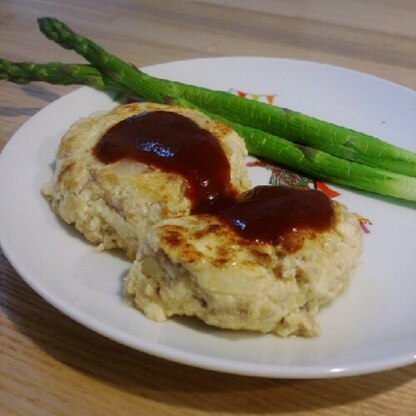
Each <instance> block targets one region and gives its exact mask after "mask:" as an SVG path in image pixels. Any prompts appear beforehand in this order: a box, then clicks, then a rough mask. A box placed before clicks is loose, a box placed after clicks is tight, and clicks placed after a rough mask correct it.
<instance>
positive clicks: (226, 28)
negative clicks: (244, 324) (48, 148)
mask: <svg viewBox="0 0 416 416" xmlns="http://www.w3.org/2000/svg"><path fill="white" fill-rule="evenodd" d="M47 15H49V16H56V17H58V18H60V19H62V20H64V21H65V22H67V23H68V24H69V25H70V26H72V27H73V28H74V29H76V30H77V31H79V32H80V33H83V34H85V35H87V36H90V37H92V38H93V39H95V40H97V41H98V42H99V43H101V44H102V45H103V46H104V47H106V48H107V49H109V50H111V51H114V52H116V53H117V54H118V55H120V56H122V57H123V58H124V59H126V60H128V61H130V62H133V63H134V64H136V65H138V66H144V65H150V64H156V63H163V62H168V61H172V60H179V59H189V58H197V57H210V56H227V55H234V56H241V55H252V56H272V57H288V58H296V59H304V60H312V61H317V62H323V63H328V64H332V65H339V66H344V67H347V68H352V69H356V70H359V71H362V72H366V73H370V74H374V75H376V76H379V77H382V78H386V79H388V80H391V81H394V82H396V83H399V84H402V85H404V86H407V87H410V88H413V89H415V88H416V1H415V0H362V1H360V0H290V1H285V0H262V1H255V0H240V1H238V0H207V1H184V0H175V1H167V0H165V1H162V0H125V1H122V0H119V1H117V0H101V1H100V0H71V1H64V0H0V56H1V57H7V58H9V59H12V60H34V61H39V62H41V61H52V60H61V61H65V62H70V61H71V60H79V58H78V57H77V56H76V55H75V54H73V53H71V52H69V51H65V50H63V49H61V48H60V47H58V46H57V45H55V44H53V43H52V42H50V41H48V40H46V39H45V38H44V37H43V35H42V34H40V32H39V31H38V29H37V25H36V18H37V17H40V16H47ZM75 88H77V87H62V86H51V85H46V84H40V83H39V84H33V85H27V86H16V85H13V84H8V83H6V82H0V131H1V136H0V149H1V148H2V147H3V146H4V145H5V143H6V142H7V141H8V140H9V139H10V137H11V136H12V134H13V132H14V131H15V130H16V129H17V128H18V127H19V126H20V125H21V124H22V123H24V122H25V121H26V120H27V119H29V118H30V117H31V116H32V115H33V114H35V113H36V112H37V111H38V110H40V109H41V108H42V107H44V106H45V105H47V104H48V103H50V102H52V101H53V100H55V99H56V98H58V97H60V96H62V95H63V94H66V93H67V92H69V91H71V90H73V89H75ZM0 203H1V201H0ZM415 324H416V322H415ZM292 413H293V414H296V415H363V416H369V415H374V416H375V415H395V416H396V415H397V416H399V415H400V416H402V415H405V416H406V415H409V416H410V415H416V365H411V366H407V367H404V368H400V369H396V370H392V371H386V372H382V373H377V374H370V375H366V376H360V377H347V378H341V379H331V380H272V379H261V378H251V377H242V376H233V375H226V374H220V373H215V372H210V371H205V370H199V369H195V368H190V367H186V366H183V365H179V364H175V363H172V362H168V361H164V360H162V359H158V358H155V357H152V356H149V355H146V354H143V353H140V352H137V351H134V350H132V349H129V348H126V347H123V346H121V345H118V344H117V343H115V342H113V341H110V340H108V339H106V338H103V337H102V336H100V335H97V334H95V333H94V332H92V331H90V330H88V329H86V328H84V327H82V326H81V325H79V324H77V323H75V322H74V321H72V320H71V319H69V318H67V317H66V316H64V315H63V314H62V313H60V312H59V311H57V310H56V309H54V308H53V307H52V306H50V305H49V304H47V303H46V302H45V301H44V300H43V299H42V298H40V297H39V296H38V295H37V294H36V293H35V292H34V291H33V290H32V289H31V288H30V287H29V286H28V285H27V284H26V283H24V281H23V280H22V279H21V278H20V276H19V275H18V274H17V273H16V272H15V271H14V270H13V268H12V267H11V266H10V264H9V263H8V261H7V259H6V258H5V257H4V256H3V255H1V257H0V415H1V416H3V415H22V416H23V415H24V416H26V415H112V416H114V415H117V416H121V415H136V414H137V415H155V416H159V415H160V416H161V415H178V416H179V415H204V414H212V415H231V414H244V415H260V414H265V415H288V414H292Z"/></svg>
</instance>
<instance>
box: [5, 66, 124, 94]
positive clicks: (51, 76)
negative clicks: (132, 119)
mask: <svg viewBox="0 0 416 416" xmlns="http://www.w3.org/2000/svg"><path fill="white" fill-rule="evenodd" d="M0 79H4V80H7V81H10V82H14V83H15V84H28V83H29V82H33V81H43V82H48V83H50V84H58V85H73V84H79V85H89V86H91V87H93V88H95V89H98V90H107V91H113V92H116V93H120V94H127V93H128V91H127V90H126V89H125V88H124V87H123V86H122V85H120V84H118V83H116V82H114V81H113V80H112V79H111V78H109V77H107V76H106V75H103V74H102V73H101V72H100V71H99V70H98V69H97V68H95V67H93V66H92V65H87V64H63V63H61V62H48V63H45V64H36V63H33V62H12V61H9V60H8V59H0Z"/></svg>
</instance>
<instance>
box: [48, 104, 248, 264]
mask: <svg viewBox="0 0 416 416" xmlns="http://www.w3.org/2000/svg"><path fill="white" fill-rule="evenodd" d="M160 110H162V111H173V112H176V113H178V114H180V115H183V116H186V117H188V118H190V119H192V120H193V121H194V122H196V123H197V124H198V125H199V126H200V127H201V128H204V129H206V130H208V131H209V132H211V133H212V134H213V135H214V136H215V137H216V138H217V139H218V140H219V142H220V144H221V146H222V148H223V150H224V152H225V155H226V156H227V158H228V160H229V162H230V166H231V183H232V185H233V186H234V188H235V189H236V190H237V191H238V192H241V191H245V190H246V189H248V188H249V186H250V183H249V181H248V177H247V168H246V165H245V157H246V156H247V150H246V148H245V144H244V142H243V140H242V139H241V138H240V137H239V136H238V135H237V133H235V132H234V131H233V130H232V129H230V128H229V127H228V126H225V125H224V124H222V123H219V122H216V121H213V120H211V119H209V118H208V117H206V116H205V115H203V114H202V113H200V112H198V111H195V110H191V109H184V108H180V107H175V106H167V105H159V104H153V103H132V104H126V105H120V106H118V107H116V108H114V109H112V110H111V111H109V112H99V113H95V114H92V115H90V116H88V117H85V118H83V119H81V120H79V121H77V122H76V123H74V124H73V125H72V127H71V128H70V129H69V130H68V132H67V133H66V134H65V135H64V137H63V138H62V140H61V143H60V146H59V149H58V152H57V158H56V167H55V171H54V175H53V178H52V180H51V181H50V182H49V183H47V184H46V185H45V186H44V187H43V189H42V191H43V194H44V196H45V197H46V198H47V199H48V200H49V201H50V203H51V206H52V209H53V210H54V212H55V213H56V214H57V215H58V216H59V217H60V218H62V219H63V220H64V221H65V222H67V223H68V224H74V225H75V227H76V229H77V230H78V231H79V232H80V233H82V234H83V235H84V236H85V237H86V238H87V239H88V240H89V241H91V242H92V243H94V244H96V245H98V247H99V249H102V250H104V249H112V248H121V249H122V250H124V251H125V252H126V254H127V256H128V257H129V258H131V259H134V258H135V255H136V251H137V249H138V244H139V242H140V240H141V239H142V238H144V236H145V235H146V232H147V229H148V227H149V226H152V225H154V224H156V223H157V222H158V221H160V220H161V219H165V218H170V217H180V216H183V215H187V214H189V212H190V208H191V203H190V201H189V200H188V199H187V198H186V197H185V196H184V194H185V190H186V187H187V182H186V181H185V179H183V178H182V177H181V176H179V175H177V174H173V173H167V172H163V171H161V170H160V169H157V168H154V167H151V166H148V165H146V164H143V163H139V162H137V161H132V160H121V161H118V162H115V163H110V164H104V163H102V162H100V161H99V160H98V159H97V158H96V157H95V156H94V154H93V149H94V147H95V145H96V144H97V142H98V141H99V140H100V138H101V137H102V136H103V134H104V133H105V132H106V131H107V130H108V129H109V128H110V127H112V126H114V125H115V124H117V123H118V122H120V121H122V120H124V119H126V118H128V117H130V116H133V115H135V114H139V113H142V112H149V111H160Z"/></svg>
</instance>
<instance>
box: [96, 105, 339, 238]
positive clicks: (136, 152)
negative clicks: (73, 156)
mask: <svg viewBox="0 0 416 416" xmlns="http://www.w3.org/2000/svg"><path fill="white" fill-rule="evenodd" d="M94 154H95V156H96V157H97V158H98V159H99V160H100V161H101V162H103V163H106V164H108V163H114V162H117V161H119V160H122V159H131V160H136V161H138V162H141V163H146V164H149V165H151V166H154V167H156V168H159V169H161V170H164V171H166V172H173V173H177V174H179V175H181V176H183V177H184V178H185V179H186V181H187V183H188V187H187V190H186V192H185V195H186V197H187V198H189V199H190V201H191V203H192V209H191V213H192V214H211V215H215V216H217V218H219V219H220V220H222V221H224V222H226V223H227V224H228V225H229V226H230V227H231V228H233V229H234V231H235V232H236V233H237V234H239V235H240V236H242V237H243V238H245V239H247V240H253V241H258V242H262V243H271V244H277V243H279V242H282V240H283V238H284V237H285V236H288V235H293V234H294V233H296V232H297V231H300V230H309V231H318V232H319V231H324V230H326V229H328V228H329V227H331V226H332V224H333V221H334V210H333V205H332V201H331V200H330V199H329V198H328V197H327V196H326V195H325V194H324V193H322V192H320V191H317V190H312V189H299V188H290V187H284V186H270V185H269V186H257V187H255V188H253V189H251V190H249V191H247V192H245V193H243V194H241V195H237V194H236V192H235V190H234V188H233V187H232V185H231V180H230V164H229V161H228V159H227V157H226V155H225V153H224V151H223V149H222V147H221V145H220V143H219V141H218V139H217V138H216V137H215V136H214V135H213V134H212V133H210V132H209V131H208V130H205V129H203V128H201V127H199V126H198V125H197V124H196V123H195V122H194V121H193V120H191V119H189V118H187V117H185V116H182V115H180V114H177V113H174V112H169V111H151V112H146V113H140V114H137V115H133V116H131V117H128V118H126V119H124V120H122V121H121V122H119V123H117V124H116V125H114V126H113V127H111V128H110V129H109V130H107V132H106V133H105V134H104V135H103V137H102V138H101V139H100V141H99V142H98V143H97V145H96V147H95V148H94Z"/></svg>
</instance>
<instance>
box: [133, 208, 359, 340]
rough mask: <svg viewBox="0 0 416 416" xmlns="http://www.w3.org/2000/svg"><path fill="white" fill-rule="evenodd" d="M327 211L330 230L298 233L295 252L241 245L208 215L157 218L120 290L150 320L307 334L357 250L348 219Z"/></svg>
mask: <svg viewBox="0 0 416 416" xmlns="http://www.w3.org/2000/svg"><path fill="white" fill-rule="evenodd" d="M334 208H335V214H336V221H335V224H334V225H333V227H332V228H331V229H329V230H328V231H325V232H319V233H315V234H314V233H304V234H303V235H299V236H298V237H297V243H299V244H300V247H301V248H299V249H296V250H291V249H288V248H287V247H285V245H284V244H283V245H282V244H279V245H271V244H263V243H256V242H253V241H247V240H245V239H243V238H242V237H240V236H238V235H237V234H236V233H235V232H234V231H232V230H231V229H230V228H229V226H227V225H225V224H224V223H222V222H221V221H220V220H218V219H217V218H216V217H214V216H210V215H199V216H185V217H183V218H178V219H170V220H164V221H162V222H161V223H160V224H158V225H156V226H155V227H153V228H152V230H151V232H150V234H149V235H148V236H147V237H146V238H145V240H144V241H143V244H142V245H141V247H140V250H139V252H138V255H137V259H136V261H135V262H134V264H133V266H132V268H131V270H130V272H129V274H128V276H127V277H126V279H125V293H126V295H127V296H128V297H130V299H132V301H133V303H134V305H135V306H136V307H137V308H139V309H140V310H141V311H143V312H144V313H145V315H146V316H148V317H149V318H151V319H153V320H155V321H165V320H166V319H168V318H169V317H172V316H174V315H188V316H196V317H197V318H199V319H201V320H202V321H204V322H206V323H207V324H210V325H214V326H216V327H220V328H227V329H233V330H248V331H257V332H261V333H269V332H270V333H275V334H277V335H280V336H289V335H302V336H315V335H317V334H318V333H319V324H318V323H317V320H316V314H317V312H318V310H319V308H320V307H321V306H322V305H325V304H327V303H328V302H330V301H332V300H333V299H335V298H336V297H338V296H340V295H341V294H342V293H343V291H344V290H345V288H346V287H347V286H348V283H349V281H350V279H351V277H352V275H353V273H354V272H355V270H356V268H357V267H358V264H359V257H360V254H361V250H362V232H361V229H360V227H359V224H358V221H357V219H356V216H355V215H353V214H351V213H350V212H348V210H347V209H346V207H345V206H343V205H341V204H339V203H334ZM299 244H298V247H299Z"/></svg>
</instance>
